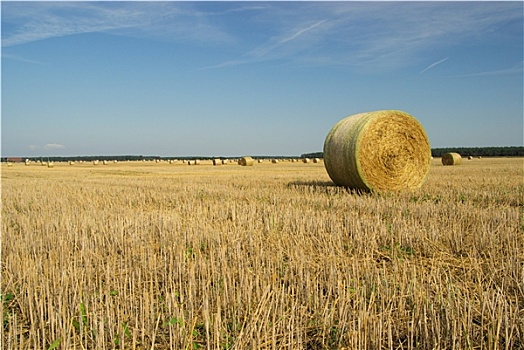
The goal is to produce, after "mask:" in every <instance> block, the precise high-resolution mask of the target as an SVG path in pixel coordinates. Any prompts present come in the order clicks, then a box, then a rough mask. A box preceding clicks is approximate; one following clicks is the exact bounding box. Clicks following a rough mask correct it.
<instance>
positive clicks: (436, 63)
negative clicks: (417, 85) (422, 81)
mask: <svg viewBox="0 0 524 350" xmlns="http://www.w3.org/2000/svg"><path fill="white" fill-rule="evenodd" d="M448 59H449V57H446V58H443V59H441V60H440V61H437V62H435V63H432V64H430V65H429V66H427V67H426V68H424V69H423V70H421V71H420V73H419V74H422V73H424V72H426V71H428V70H430V69H431V68H433V67H435V66H437V65H439V64H441V63H442V62H445V61H447V60H448Z"/></svg>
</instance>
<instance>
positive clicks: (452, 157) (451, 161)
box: [442, 152, 462, 165]
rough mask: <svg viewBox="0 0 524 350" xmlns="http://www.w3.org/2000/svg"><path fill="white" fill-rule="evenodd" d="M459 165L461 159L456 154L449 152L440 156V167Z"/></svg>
mask: <svg viewBox="0 0 524 350" xmlns="http://www.w3.org/2000/svg"><path fill="white" fill-rule="evenodd" d="M460 163H462V157H461V156H460V154H458V153H455V152H451V153H446V154H444V155H443V156H442V165H459V164H460Z"/></svg>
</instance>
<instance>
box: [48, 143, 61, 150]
mask: <svg viewBox="0 0 524 350" xmlns="http://www.w3.org/2000/svg"><path fill="white" fill-rule="evenodd" d="M64 148H65V146H64V145H61V144H59V143H48V144H47V145H45V146H44V149H45V150H58V149H64Z"/></svg>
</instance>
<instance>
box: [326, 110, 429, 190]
mask: <svg viewBox="0 0 524 350" xmlns="http://www.w3.org/2000/svg"><path fill="white" fill-rule="evenodd" d="M430 157H431V148H430V145H429V141H428V137H427V135H426V132H425V131H424V128H423V127H422V125H421V124H420V123H419V122H418V121H417V120H416V119H415V118H414V117H413V116H411V115H409V114H408V113H405V112H402V111H396V110H381V111H374V112H367V113H360V114H355V115H352V116H349V117H347V118H344V119H342V120H341V121H339V122H338V123H337V124H335V126H334V127H333V128H332V129H331V131H330V132H329V134H328V135H327V137H326V140H325V142H324V166H325V167H326V170H327V172H328V175H329V177H330V178H331V180H333V182H334V183H335V184H337V185H339V186H347V187H350V188H355V189H361V190H366V191H369V190H393V191H395V190H403V189H414V188H418V187H420V186H422V184H423V183H424V181H425V179H426V176H427V173H428V171H429V165H430Z"/></svg>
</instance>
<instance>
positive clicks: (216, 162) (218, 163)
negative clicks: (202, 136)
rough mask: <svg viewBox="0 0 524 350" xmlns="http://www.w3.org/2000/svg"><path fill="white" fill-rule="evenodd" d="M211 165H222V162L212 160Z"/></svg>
mask: <svg viewBox="0 0 524 350" xmlns="http://www.w3.org/2000/svg"><path fill="white" fill-rule="evenodd" d="M213 165H222V160H220V159H218V158H217V159H213Z"/></svg>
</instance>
